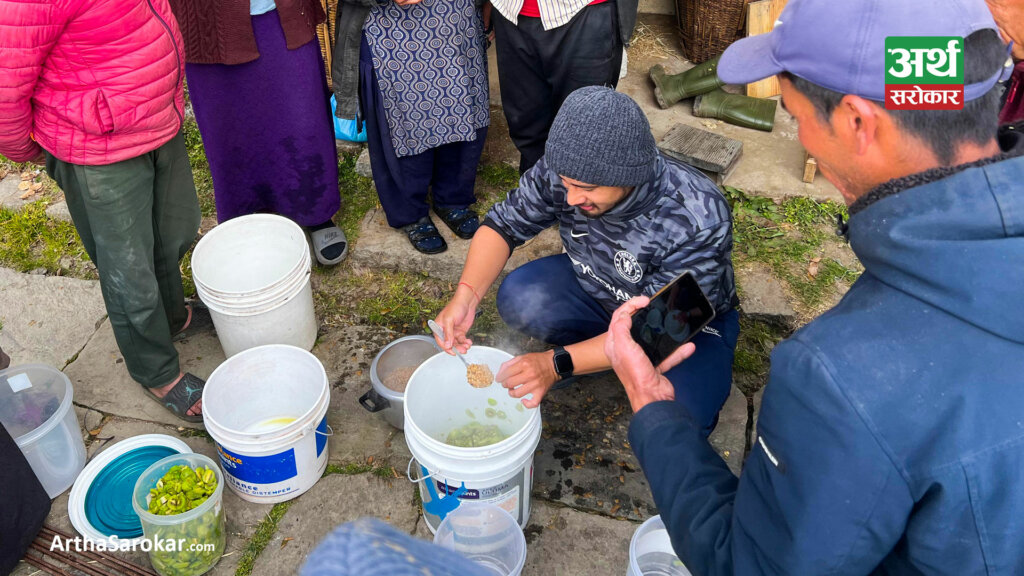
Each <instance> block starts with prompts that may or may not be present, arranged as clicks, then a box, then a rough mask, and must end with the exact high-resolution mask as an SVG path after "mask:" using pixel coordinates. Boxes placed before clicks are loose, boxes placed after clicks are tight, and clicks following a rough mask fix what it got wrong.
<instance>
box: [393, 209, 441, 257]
mask: <svg viewBox="0 0 1024 576" xmlns="http://www.w3.org/2000/svg"><path fill="white" fill-rule="evenodd" d="M402 230H404V231H405V234H406V235H407V236H408V237H409V242H412V247H413V248H415V249H416V250H419V251H420V252H422V253H424V254H439V253H441V252H444V251H445V250H447V249H448V243H447V242H445V241H444V238H442V237H441V233H440V232H438V231H437V226H434V222H433V221H431V220H430V216H424V217H423V218H420V219H419V220H417V221H415V222H413V223H412V224H408V225H406V226H403V227H402Z"/></svg>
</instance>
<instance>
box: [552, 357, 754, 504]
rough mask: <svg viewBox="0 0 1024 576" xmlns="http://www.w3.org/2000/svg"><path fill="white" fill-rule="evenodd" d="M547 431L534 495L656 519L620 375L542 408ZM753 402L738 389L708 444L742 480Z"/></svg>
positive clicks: (556, 396)
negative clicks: (749, 404) (749, 409)
mask: <svg viewBox="0 0 1024 576" xmlns="http://www.w3.org/2000/svg"><path fill="white" fill-rule="evenodd" d="M541 409H542V410H543V412H542V416H543V421H544V432H543V434H542V436H541V441H540V446H539V447H538V450H537V454H536V456H535V460H534V467H535V471H534V493H535V494H537V495H538V496H540V497H541V498H544V499H548V500H551V501H554V502H560V503H562V504H564V505H567V506H572V507H574V508H576V509H580V510H586V511H589V512H596V513H600V514H605V515H608V516H612V517H616V518H624V519H629V520H634V521H637V520H643V519H646V518H649V517H650V516H653V515H654V514H657V513H658V512H657V507H656V506H655V504H654V499H653V497H652V496H651V492H650V486H649V485H648V484H647V479H646V477H645V476H644V474H643V471H642V470H641V469H640V465H639V463H638V462H637V460H636V457H635V456H634V455H633V452H632V449H631V448H630V447H629V444H628V433H629V423H630V421H631V420H632V417H633V412H632V409H631V408H630V406H629V400H628V398H627V396H626V393H625V391H624V390H623V388H622V385H621V384H620V383H619V381H618V379H617V378H616V377H615V375H614V374H611V373H609V374H601V375H595V376H589V377H584V378H581V379H580V380H579V381H578V382H577V383H576V384H575V385H573V386H572V387H570V388H568V389H565V390H556V391H553V392H551V393H549V394H548V395H547V396H546V397H545V398H544V402H543V404H541ZM746 437H747V400H746V397H745V396H744V395H743V393H742V392H740V390H739V389H738V388H736V387H735V386H733V388H732V392H731V394H730V396H729V398H728V399H727V400H726V403H725V406H724V407H723V408H722V412H721V414H720V416H719V422H718V426H717V427H716V428H715V431H714V432H713V433H712V434H711V438H710V442H711V445H712V446H713V447H714V448H715V450H716V451H717V452H718V453H719V455H721V456H722V458H723V460H725V461H726V463H727V464H728V465H729V467H730V469H731V470H732V471H733V472H734V473H736V474H739V472H740V467H741V465H742V461H743V454H744V449H745V447H746V442H747V440H746Z"/></svg>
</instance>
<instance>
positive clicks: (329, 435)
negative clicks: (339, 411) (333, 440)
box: [313, 424, 334, 437]
mask: <svg viewBox="0 0 1024 576" xmlns="http://www.w3.org/2000/svg"><path fill="white" fill-rule="evenodd" d="M313 432H315V433H317V434H319V435H321V436H327V437H331V436H334V428H331V425H330V424H328V425H327V432H326V433H324V432H321V431H319V430H316V429H314V430H313Z"/></svg>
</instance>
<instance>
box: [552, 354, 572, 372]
mask: <svg viewBox="0 0 1024 576" xmlns="http://www.w3.org/2000/svg"><path fill="white" fill-rule="evenodd" d="M555 371H556V372H558V373H559V374H566V373H568V372H572V356H570V355H569V353H568V352H566V351H564V350H561V351H559V352H557V353H555Z"/></svg>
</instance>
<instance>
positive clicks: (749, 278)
mask: <svg viewBox="0 0 1024 576" xmlns="http://www.w3.org/2000/svg"><path fill="white" fill-rule="evenodd" d="M641 24H642V25H643V27H644V30H645V31H646V32H645V33H646V34H650V35H652V36H651V37H650V38H648V42H647V43H646V44H642V45H641V46H644V45H646V46H655V47H660V48H658V49H656V50H650V49H647V50H641V49H639V48H638V49H636V50H635V51H634V52H631V54H630V58H629V75H628V76H627V77H626V78H625V79H624V80H623V81H622V82H621V83H620V88H619V89H620V90H621V91H623V92H626V93H628V94H630V95H631V96H632V97H633V98H634V99H636V100H637V101H638V102H639V103H640V105H641V107H642V108H643V109H644V111H645V112H646V113H647V114H648V117H649V119H650V121H651V126H652V130H653V131H654V135H655V137H656V138H657V137H660V136H661V135H663V134H664V133H666V132H667V131H668V130H669V129H670V128H671V127H672V126H674V125H675V124H676V123H680V122H682V123H687V124H690V125H694V126H697V127H699V128H705V129H709V127H708V126H707V125H705V124H704V121H702V120H701V119H696V118H693V117H692V116H691V114H690V111H689V104H688V103H681V104H679V105H677V106H675V107H673V108H672V109H670V110H660V109H659V108H658V107H657V105H656V104H655V102H654V98H653V94H652V87H651V85H650V82H649V80H648V79H647V69H648V68H649V67H650V66H651V65H653V64H654V63H662V64H663V65H665V66H666V68H668V69H669V70H670V71H679V70H682V69H685V68H686V67H687V66H689V64H687V63H686V62H685V61H683V60H682V59H681V57H679V53H678V50H677V49H676V41H675V40H674V35H673V33H672V32H671V17H661V16H650V15H644V16H643V17H642V19H641ZM651 38H654V40H651ZM652 42H653V44H652ZM491 56H492V70H491V82H492V103H493V105H494V109H493V111H494V114H492V127H491V131H490V135H489V138H488V142H487V146H486V149H485V158H484V161H485V162H496V161H500V162H505V163H508V164H510V165H517V164H518V154H517V153H516V151H515V148H514V146H512V145H511V142H510V141H509V139H508V132H507V127H506V126H505V125H504V119H503V117H502V114H501V109H500V93H499V91H498V87H497V75H496V74H495V73H494V69H493V51H492V52H491ZM776 121H777V126H776V129H775V131H774V132H772V133H762V132H756V131H753V130H745V129H742V128H736V127H733V126H729V125H725V124H718V123H714V125H713V127H712V128H710V129H713V130H714V131H716V132H718V133H721V134H723V135H726V136H729V137H732V138H737V139H740V140H742V141H743V143H744V147H745V152H744V155H743V158H742V160H741V164H740V165H739V167H738V168H737V170H736V172H735V173H734V174H733V175H732V177H731V179H730V180H729V181H727V184H730V185H733V186H737V187H740V188H743V189H744V190H745V191H747V192H748V193H749V194H758V195H766V196H771V197H776V198H781V197H786V196H791V195H803V196H810V197H813V198H818V199H833V200H835V199H837V198H838V195H837V194H836V192H835V189H834V188H832V187H831V185H829V184H828V183H827V182H825V180H824V179H823V178H821V177H820V176H819V177H818V178H817V179H816V181H815V182H814V184H809V185H805V184H803V183H802V182H801V181H800V176H801V174H802V170H803V167H802V154H803V152H802V149H801V148H800V145H799V142H797V141H796V135H795V125H794V124H793V122H792V119H791V118H790V117H789V116H788V115H787V114H786V113H785V112H784V111H782V110H781V108H780V109H779V111H778V112H777V118H776ZM16 176H17V175H12V176H9V177H8V178H5V179H3V180H0V205H3V206H4V207H7V208H13V209H17V208H19V207H20V205H21V204H23V203H24V201H22V200H20V198H19V197H18V196H19V194H18V191H17V188H16V185H17V182H16V181H15V180H13V179H12V178H13V177H16ZM50 209H51V210H52V216H54V217H57V218H64V219H67V218H68V217H67V215H66V209H63V208H62V203H61V202H59V201H58V202H56V203H54V204H53V205H51V206H50ZM441 229H442V232H443V233H445V234H447V233H448V231H447V229H446V228H445V227H443V226H442V227H441ZM448 242H449V245H450V249H449V251H448V252H447V253H445V254H443V255H440V256H431V257H426V256H422V255H419V254H416V253H413V252H412V251H411V249H410V248H409V247H408V243H407V241H406V240H405V238H404V237H403V236H402V235H401V234H400V233H397V232H395V231H393V230H391V229H390V228H388V227H387V225H386V223H385V222H384V219H383V214H382V213H380V212H379V211H371V212H370V213H368V214H367V215H366V217H365V219H364V220H363V223H362V226H361V230H360V237H359V240H358V242H357V243H356V244H355V245H354V246H353V248H352V251H351V254H350V258H351V260H352V262H353V263H355V264H357V265H361V266H365V267H371V268H377V267H384V268H392V269H398V270H406V271H412V272H422V273H425V274H427V275H429V276H431V277H434V278H438V279H443V280H446V281H452V280H454V279H455V278H457V277H458V274H459V271H460V270H461V267H462V263H463V261H464V259H465V254H466V251H467V249H468V243H467V242H465V241H462V240H458V239H455V238H453V237H451V236H450V235H449V237H448ZM559 251H560V244H559V241H558V237H557V231H554V230H551V231H547V232H545V234H543V235H541V237H539V238H538V239H536V240H535V241H534V242H533V243H531V244H530V245H528V246H526V247H525V248H523V249H521V250H518V251H517V253H516V255H515V257H514V258H513V260H512V262H510V264H509V266H508V268H507V270H510V269H512V268H514V267H516V266H518V265H521V264H522V263H524V262H526V261H529V260H532V259H534V258H536V257H540V256H543V255H547V254H553V253H557V252H559ZM737 277H738V282H739V284H740V286H741V288H742V291H743V294H744V304H743V308H744V311H745V312H746V313H747V314H750V315H754V316H763V317H766V318H769V319H774V320H779V321H782V322H789V321H791V320H792V319H793V317H794V313H793V310H792V308H791V307H790V305H789V298H788V296H787V294H786V292H785V289H784V288H783V287H782V286H781V284H780V282H779V280H778V279H776V278H774V277H773V276H772V274H771V272H770V271H768V270H767V269H766V268H764V267H763V266H760V265H757V264H753V263H752V264H748V265H745V266H738V267H737ZM0 293H2V294H3V304H4V305H3V306H2V307H0V326H2V330H0V346H2V347H3V348H4V350H6V351H7V352H9V353H10V355H11V356H12V357H13V359H14V362H15V363H26V362H43V363H46V364H49V365H51V366H55V367H58V368H61V369H63V370H64V371H65V373H66V374H67V375H68V377H69V378H70V379H71V381H72V383H73V385H74V387H75V410H76V414H77V415H78V418H79V423H80V424H81V426H82V431H83V437H84V438H85V440H86V442H87V443H88V449H89V456H90V458H91V457H94V456H95V455H96V454H98V453H99V452H101V451H102V450H105V449H107V448H109V447H110V446H112V445H113V444H114V443H116V442H117V441H119V440H122V439H125V438H129V437H132V436H135V435H139V434H146V433H162V434H168V435H172V436H180V437H182V438H183V439H184V440H185V442H186V443H188V444H189V445H190V446H191V447H192V449H193V450H195V451H197V452H200V453H203V454H206V455H208V456H211V457H214V456H215V448H214V445H213V443H212V442H211V441H210V440H209V439H208V437H207V436H206V435H205V434H204V433H203V432H202V430H201V428H202V426H201V425H195V424H186V423H184V422H181V421H179V420H177V419H176V418H174V417H173V416H171V415H170V414H169V413H168V412H166V411H165V410H164V409H163V408H162V407H161V406H160V405H158V404H157V403H156V402H154V401H153V400H152V399H150V398H149V397H148V396H146V395H145V394H144V393H143V391H142V390H141V389H140V388H139V387H138V385H136V384H135V383H134V382H133V381H132V380H131V378H130V377H129V375H128V374H127V371H126V370H125V368H124V363H123V358H122V356H121V354H120V352H119V351H118V349H117V346H116V344H115V342H114V339H113V333H112V331H111V328H110V324H109V321H107V320H106V316H105V311H104V308H103V304H102V297H101V295H100V290H99V286H98V283H97V282H95V281H85V280H73V279H67V278H58V277H50V276H44V275H32V274H21V273H16V272H13V271H10V270H6V269H3V268H0ZM397 336H398V334H396V333H394V332H391V331H389V330H387V329H385V328H380V327H377V326H361V325H351V326H344V327H341V328H339V329H336V330H322V331H321V334H320V338H319V339H318V343H317V345H316V347H315V348H314V350H313V353H314V354H316V355H317V357H318V358H320V360H321V361H322V362H323V363H324V366H325V368H326V370H327V373H328V376H329V380H330V382H331V404H330V408H329V411H328V422H329V424H330V425H331V427H332V429H333V430H334V435H333V437H331V438H330V440H329V443H328V450H329V463H330V464H331V465H332V466H330V467H329V470H328V473H327V475H326V476H325V477H324V478H323V479H321V480H320V481H319V482H318V484H317V485H316V486H315V487H314V488H313V489H312V490H310V491H309V492H308V493H307V494H304V495H302V496H300V497H298V498H297V499H295V500H294V501H293V503H292V504H291V505H290V507H288V508H287V511H286V512H285V513H284V515H283V517H281V518H280V520H279V521H278V522H277V524H276V528H275V527H274V525H273V523H272V522H270V520H269V517H268V514H269V513H270V511H271V510H272V509H273V507H272V506H269V505H258V504H252V503H249V502H246V501H244V500H242V499H241V498H238V497H237V496H236V495H234V494H233V493H231V492H230V491H225V507H226V510H227V517H228V528H229V536H228V553H227V554H226V555H225V556H224V557H223V558H222V560H221V561H220V563H219V564H218V565H217V567H216V568H215V569H214V570H213V572H212V574H214V575H228V574H235V573H236V571H237V573H239V574H248V573H252V574H258V575H278V574H293V573H295V572H296V571H297V570H298V568H299V567H300V566H301V564H302V562H303V560H304V558H305V557H306V555H307V554H308V553H309V551H310V550H311V549H312V548H313V547H315V545H316V544H317V542H319V541H320V539H322V538H323V537H324V536H325V535H326V534H327V533H328V532H329V531H330V530H331V529H333V528H334V527H335V526H337V525H338V524H340V523H343V522H346V521H349V520H353V519H356V518H358V517H361V516H376V517H379V518H382V519H385V520H386V521H388V522H390V523H391V524H392V525H394V526H396V527H398V528H399V529H400V530H402V531H405V532H408V533H409V534H412V535H415V536H417V537H421V538H427V539H429V538H430V534H429V531H428V530H427V528H426V526H425V522H424V521H423V519H422V518H421V516H420V512H419V508H418V503H417V502H418V500H417V497H416V495H415V489H414V486H413V485H412V484H410V483H409V482H408V481H407V480H406V478H405V476H404V470H405V466H406V465H407V464H408V462H409V458H410V454H409V450H408V448H407V446H406V442H405V437H404V435H403V434H402V432H400V431H398V430H395V429H393V428H391V427H390V426H389V425H388V424H387V423H385V422H384V421H383V419H381V418H380V417H378V416H376V415H374V414H370V413H368V412H366V411H365V410H364V409H363V408H362V407H361V406H360V405H359V403H358V398H359V396H360V395H362V394H363V392H365V391H366V390H367V389H368V388H369V386H370V383H369V377H368V368H369V364H370V362H371V360H372V358H373V357H374V355H375V354H376V353H377V351H378V350H380V348H381V347H382V346H384V345H385V344H386V343H388V342H390V341H392V340H393V339H395V338H396V337H397ZM178 348H179V352H180V354H181V358H182V363H183V368H184V369H185V370H188V371H191V372H193V373H195V374H197V375H199V376H201V377H207V376H209V375H210V373H211V372H212V371H213V370H214V368H216V366H217V365H218V364H219V363H220V362H222V361H223V359H224V355H223V352H222V350H221V348H220V345H219V342H218V340H217V338H216V335H215V334H214V333H212V332H209V333H205V334H200V335H198V336H196V337H194V338H192V339H190V340H186V341H183V342H181V343H179V344H178ZM510 351H511V352H516V350H510ZM759 404H760V394H757V395H755V396H754V397H753V399H748V398H747V397H746V396H744V395H743V394H742V393H741V392H740V391H739V390H738V389H736V388H735V387H734V388H733V391H732V395H731V396H730V397H729V399H728V401H727V403H726V405H725V408H724V409H723V412H722V414H721V417H720V422H719V425H718V428H717V429H716V430H715V432H714V434H713V435H712V437H711V442H712V444H713V445H714V446H715V448H716V450H718V452H719V453H720V454H721V456H722V458H723V459H724V460H725V462H726V463H727V464H728V465H729V466H730V468H732V469H733V471H734V472H736V473H739V472H740V470H741V465H742V460H743V457H744V455H745V453H746V452H747V451H748V450H749V447H750V445H751V434H752V431H753V430H754V423H755V418H756V412H757V409H758V407H759ZM542 416H543V421H544V432H543V435H542V439H541V442H540V446H539V447H538V450H537V453H536V456H535V463H534V464H535V478H534V490H533V496H534V504H533V511H532V514H531V519H530V524H529V526H527V528H526V534H527V539H528V557H527V565H526V570H525V571H524V574H526V575H527V576H530V575H566V576H571V575H584V574H614V573H622V572H624V571H625V570H626V565H627V561H628V543H629V538H630V537H631V535H632V533H633V531H634V530H635V529H636V528H637V526H638V525H639V522H641V521H642V520H644V519H646V518H648V517H650V516H652V515H654V514H656V513H657V509H656V506H655V504H654V502H653V501H652V499H651V495H650V492H649V489H648V486H647V483H646V479H645V478H644V475H643V473H642V471H641V470H640V469H639V466H638V463H637V461H636V459H635V457H634V456H633V455H632V452H631V451H630V449H629V446H628V439H627V430H628V425H629V420H630V416H631V414H630V410H629V406H628V402H626V398H625V395H624V393H623V391H622V388H621V386H620V385H619V383H618V382H617V380H616V378H615V377H614V376H613V375H598V376H589V377H584V378H582V379H581V380H580V381H579V382H578V383H577V384H575V385H574V386H572V387H570V388H568V389H565V390H561V391H557V392H553V393H552V394H551V395H550V396H549V397H548V398H547V399H546V400H545V402H544V404H543V407H542ZM390 468H393V469H394V471H395V472H394V473H392V474H388V470H389V469H390ZM370 469H372V470H370ZM368 470H369V471H368ZM382 471H383V473H382ZM385 476H390V477H385ZM47 522H48V524H50V525H52V526H54V527H57V528H61V529H64V530H66V531H71V526H70V523H69V520H68V517H67V494H66V493H65V494H64V495H62V496H60V497H58V498H57V499H56V500H55V501H54V503H53V508H52V511H51V514H50V516H49V518H48V521H47ZM258 530H260V531H261V533H260V534H261V536H260V538H261V541H263V540H269V541H268V542H267V543H266V544H265V546H264V547H262V548H260V547H256V546H255V545H254V543H253V537H254V535H255V534H256V533H257V531H258ZM254 554H255V556H254ZM134 559H135V560H136V561H139V562H141V563H146V560H145V558H144V557H139V556H136V557H135V558H134ZM243 560H244V562H243ZM243 563H244V565H242V566H241V569H240V564H243ZM250 566H251V572H250ZM14 573H15V574H17V575H18V576H26V575H29V574H33V573H34V572H33V569H31V568H30V567H28V566H27V565H25V564H22V565H20V566H19V568H18V569H17V570H15V572H14Z"/></svg>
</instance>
